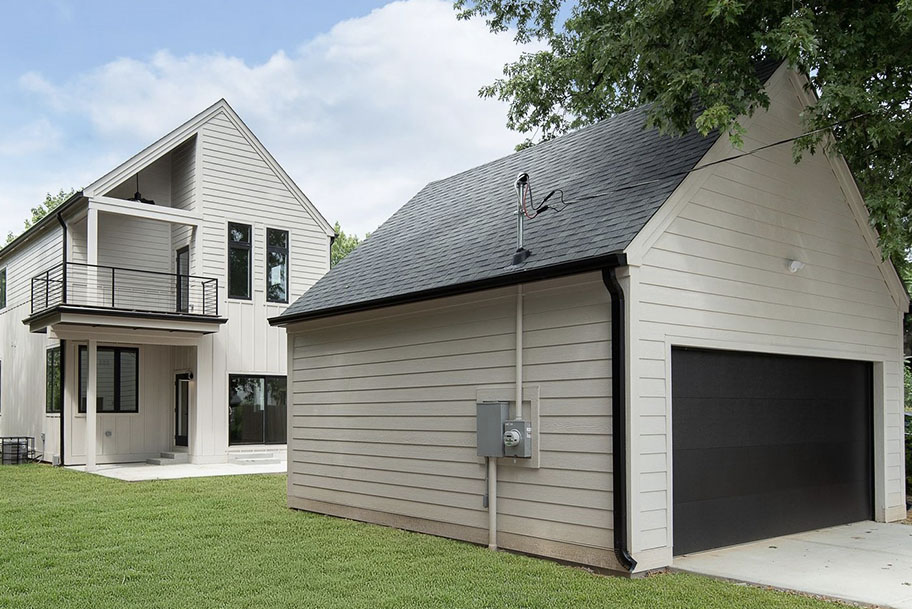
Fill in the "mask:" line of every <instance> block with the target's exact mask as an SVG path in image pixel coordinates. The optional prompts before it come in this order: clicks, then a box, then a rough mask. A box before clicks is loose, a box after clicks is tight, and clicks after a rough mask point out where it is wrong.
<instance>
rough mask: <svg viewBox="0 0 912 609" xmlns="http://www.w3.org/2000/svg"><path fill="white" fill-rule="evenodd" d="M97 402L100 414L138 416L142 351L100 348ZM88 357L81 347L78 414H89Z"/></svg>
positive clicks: (123, 348)
mask: <svg viewBox="0 0 912 609" xmlns="http://www.w3.org/2000/svg"><path fill="white" fill-rule="evenodd" d="M96 379H97V380H96V389H95V399H96V400H97V404H98V406H97V410H98V412H139V349H135V348H128V347H98V364H97V371H96ZM88 385H89V353H88V349H87V348H86V347H79V412H85V411H86V392H87V389H88Z"/></svg>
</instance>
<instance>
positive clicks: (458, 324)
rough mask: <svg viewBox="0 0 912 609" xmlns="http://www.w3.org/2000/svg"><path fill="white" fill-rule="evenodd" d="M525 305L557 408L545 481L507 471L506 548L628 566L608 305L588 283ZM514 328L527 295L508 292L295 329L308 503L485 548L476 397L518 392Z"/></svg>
mask: <svg viewBox="0 0 912 609" xmlns="http://www.w3.org/2000/svg"><path fill="white" fill-rule="evenodd" d="M525 292H526V296H525V315H524V342H525V349H524V359H525V364H526V365H525V369H524V381H525V384H526V386H527V387H528V386H537V387H538V389H539V392H540V396H541V402H540V409H541V411H540V417H541V418H540V429H538V430H536V432H537V439H538V440H539V441H540V443H541V447H540V449H541V468H540V469H532V468H524V467H512V466H511V465H510V464H509V462H505V463H504V464H502V465H501V466H500V468H499V472H498V476H499V484H498V507H499V510H498V511H499V520H498V523H499V532H500V533H501V534H502V535H503V540H505V541H503V543H502V545H504V547H511V546H510V544H511V543H512V544H514V546H515V548H514V549H525V550H529V549H531V548H539V547H541V546H540V545H539V544H540V543H541V542H546V543H552V544H559V545H560V547H564V545H563V544H569V545H568V546H566V547H571V548H582V549H584V550H585V551H586V552H588V553H589V556H591V555H592V553H593V552H596V553H599V555H600V558H599V559H598V560H599V561H600V562H601V563H602V564H603V566H604V565H605V564H609V563H610V561H611V560H612V559H611V558H610V551H609V549H610V548H611V546H612V535H611V526H612V524H611V523H612V513H611V501H612V500H611V492H610V489H611V438H610V428H611V418H610V410H611V409H610V367H611V366H610V343H609V337H610V317H609V301H608V295H607V291H606V290H605V287H604V285H603V284H602V282H601V279H600V277H598V276H597V275H585V276H578V277H573V278H567V279H562V280H555V281H548V282H541V283H536V284H529V285H527V286H525ZM514 315H515V290H514V289H499V290H492V291H488V292H482V293H478V294H473V295H466V296H459V297H454V298H448V299H442V300H438V301H432V302H429V303H423V304H419V305H407V306H404V307H397V308H396V309H388V310H384V311H378V312H373V313H366V314H358V315H352V316H348V317H345V318H339V319H338V320H337V321H335V322H333V321H329V320H327V321H323V322H319V321H318V322H311V323H310V324H302V325H300V326H298V327H297V328H293V329H292V330H291V333H290V336H292V337H293V348H292V351H291V356H292V366H293V369H294V370H293V372H292V376H291V378H292V385H291V388H292V392H293V396H292V402H293V404H294V406H293V407H292V410H291V415H290V418H291V429H292V432H291V434H290V437H291V440H290V442H291V446H290V449H291V450H290V455H291V457H290V458H291V465H290V468H289V469H290V472H291V476H290V480H289V493H290V496H291V500H292V504H294V500H295V499H305V500H311V501H319V502H323V503H327V504H338V505H344V506H348V507H350V508H359V509H362V510H373V511H375V512H383V513H389V514H395V515H398V516H403V517H409V518H414V519H422V520H425V521H435V522H438V523H446V524H454V525H459V526H460V527H462V529H459V530H455V531H450V532H449V533H448V534H450V536H454V537H460V538H463V539H469V540H472V541H478V540H479V534H480V533H478V531H482V532H483V530H485V529H486V526H487V511H486V508H484V507H483V505H482V499H483V495H484V493H485V471H484V464H483V462H482V461H481V460H479V459H478V458H477V457H476V455H475V400H476V392H477V389H478V388H479V387H500V388H504V389H510V388H511V387H512V383H513V378H514V372H515V359H514V358H515V352H514V347H515V334H514V330H515V316H514ZM368 519H370V518H368ZM375 520H378V521H382V519H379V518H375ZM412 528H421V527H419V526H417V525H414V526H412ZM460 531H461V532H460ZM601 550H604V552H601ZM570 555H571V554H568V556H570Z"/></svg>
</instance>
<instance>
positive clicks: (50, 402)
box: [44, 347, 63, 412]
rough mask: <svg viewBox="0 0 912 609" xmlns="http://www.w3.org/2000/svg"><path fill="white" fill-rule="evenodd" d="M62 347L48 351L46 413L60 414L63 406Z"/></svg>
mask: <svg viewBox="0 0 912 609" xmlns="http://www.w3.org/2000/svg"><path fill="white" fill-rule="evenodd" d="M60 380H61V379H60V347H54V348H53V349H48V350H47V363H46V365H45V394H44V410H45V412H60V409H61V408H60V407H61V406H62V405H63V385H61V383H60Z"/></svg>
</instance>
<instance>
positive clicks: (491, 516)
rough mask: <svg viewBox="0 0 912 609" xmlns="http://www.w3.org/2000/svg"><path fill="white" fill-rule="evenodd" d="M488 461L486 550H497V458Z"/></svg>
mask: <svg viewBox="0 0 912 609" xmlns="http://www.w3.org/2000/svg"><path fill="white" fill-rule="evenodd" d="M487 461H488V549H489V550H496V549H497V458H496V457H487Z"/></svg>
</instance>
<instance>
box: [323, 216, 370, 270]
mask: <svg viewBox="0 0 912 609" xmlns="http://www.w3.org/2000/svg"><path fill="white" fill-rule="evenodd" d="M333 228H335V229H336V239H335V241H333V244H332V248H330V252H329V266H330V267H334V266H336V265H337V264H339V262H341V261H342V259H343V258H345V257H346V256H348V255H349V254H350V253H351V252H352V250H354V249H355V248H356V247H358V244H359V243H361V241H363V239H359V238H358V235H346V234H345V231H343V230H342V227H341V226H340V225H339V223H338V222H336V225H335V226H334V227H333ZM368 237H370V233H364V239H367V238H368Z"/></svg>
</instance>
